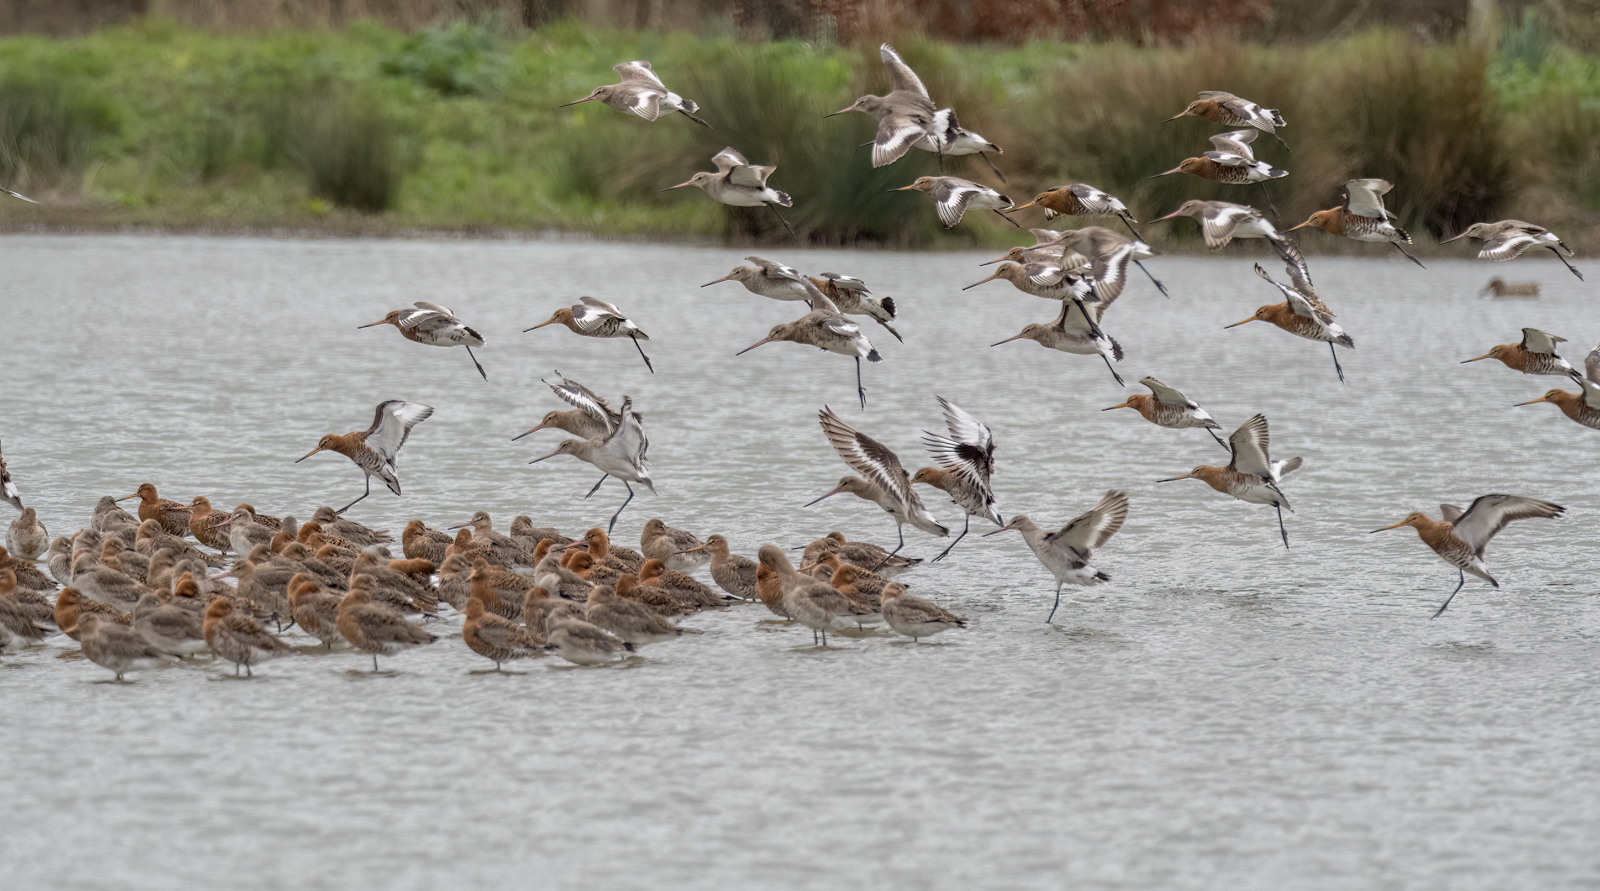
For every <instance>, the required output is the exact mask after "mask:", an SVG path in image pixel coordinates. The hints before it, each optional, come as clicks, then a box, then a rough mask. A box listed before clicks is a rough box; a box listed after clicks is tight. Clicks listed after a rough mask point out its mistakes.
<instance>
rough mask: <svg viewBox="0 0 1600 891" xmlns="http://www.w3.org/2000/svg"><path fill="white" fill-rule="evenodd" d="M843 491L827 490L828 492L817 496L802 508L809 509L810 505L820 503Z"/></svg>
mask: <svg viewBox="0 0 1600 891" xmlns="http://www.w3.org/2000/svg"><path fill="white" fill-rule="evenodd" d="M843 491H844V490H843V489H829V490H828V491H826V492H824V493H822V494H821V495H818V496H817V497H816V498H813V499H811V500H810V501H807V502H806V503H805V504H804V505H803V506H804V507H810V506H811V505H813V504H816V503H817V502H818V501H821V500H822V499H824V498H827V497H829V496H832V495H837V494H839V493H840V492H843Z"/></svg>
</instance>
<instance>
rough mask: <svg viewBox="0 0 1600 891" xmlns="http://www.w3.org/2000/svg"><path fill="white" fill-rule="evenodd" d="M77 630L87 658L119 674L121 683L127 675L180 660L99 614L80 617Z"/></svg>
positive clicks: (118, 677)
mask: <svg viewBox="0 0 1600 891" xmlns="http://www.w3.org/2000/svg"><path fill="white" fill-rule="evenodd" d="M76 630H77V632H78V642H79V643H80V644H82V646H83V655H84V656H85V657H87V658H88V659H89V661H90V662H93V663H94V664H96V665H98V666H100V667H102V668H109V669H110V670H111V671H113V672H115V673H116V675H117V680H119V681H120V680H122V676H123V675H124V674H126V673H127V672H130V671H141V670H143V669H146V668H155V667H157V666H159V665H162V664H164V663H168V662H176V661H178V658H177V657H176V656H171V655H168V654H166V653H163V652H161V651H160V650H158V649H156V647H155V646H154V645H152V644H151V643H150V642H149V641H148V640H145V637H144V635H142V634H140V633H139V632H137V631H135V630H133V629H132V628H129V627H128V626H126V625H119V624H117V623H115V622H112V621H107V620H105V619H103V618H102V617H101V616H100V615H99V614H98V613H93V612H90V613H85V614H82V615H80V616H79V617H78V624H77V629H76Z"/></svg>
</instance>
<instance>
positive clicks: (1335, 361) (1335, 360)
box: [1328, 343, 1344, 384]
mask: <svg viewBox="0 0 1600 891" xmlns="http://www.w3.org/2000/svg"><path fill="white" fill-rule="evenodd" d="M1328 352H1330V353H1333V370H1334V371H1337V372H1339V383H1341V384H1342V383H1344V369H1343V368H1341V367H1339V351H1338V350H1336V349H1334V348H1333V344H1331V343H1330V344H1328Z"/></svg>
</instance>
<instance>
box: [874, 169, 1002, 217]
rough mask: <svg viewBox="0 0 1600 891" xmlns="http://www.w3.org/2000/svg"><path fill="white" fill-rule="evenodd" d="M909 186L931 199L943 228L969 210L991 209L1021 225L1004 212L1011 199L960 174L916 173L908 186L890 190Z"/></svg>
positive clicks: (906, 188)
mask: <svg viewBox="0 0 1600 891" xmlns="http://www.w3.org/2000/svg"><path fill="white" fill-rule="evenodd" d="M908 189H914V190H916V191H918V192H926V193H928V195H929V196H931V197H932V198H933V205H934V208H935V209H936V210H938V211H939V222H941V223H944V227H945V228H946V229H949V228H950V227H952V226H954V225H955V224H957V223H959V222H961V217H962V215H963V214H965V213H966V212H967V211H969V210H992V211H994V212H995V214H996V215H997V216H999V217H1000V219H1002V220H1005V221H1006V222H1008V223H1010V224H1011V225H1013V226H1016V227H1017V228H1018V229H1021V228H1022V224H1021V223H1019V222H1017V221H1016V220H1013V219H1012V218H1010V217H1008V216H1006V215H1005V211H1006V210H1007V209H1009V208H1011V207H1012V206H1013V205H1014V202H1012V200H1011V199H1010V198H1007V197H1006V196H1004V195H1002V194H1000V193H999V192H996V191H995V190H994V189H991V188H989V187H988V186H980V185H978V184H977V183H975V182H973V181H972V180H969V179H962V178H961V177H959V176H919V177H917V181H916V182H914V183H912V184H911V185H909V186H901V187H900V188H898V189H890V190H889V191H891V192H904V191H906V190H908Z"/></svg>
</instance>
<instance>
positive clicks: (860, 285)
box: [822, 272, 872, 296]
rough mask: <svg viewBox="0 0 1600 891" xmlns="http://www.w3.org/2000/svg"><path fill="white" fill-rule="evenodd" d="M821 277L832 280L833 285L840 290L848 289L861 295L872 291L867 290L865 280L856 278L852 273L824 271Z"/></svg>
mask: <svg viewBox="0 0 1600 891" xmlns="http://www.w3.org/2000/svg"><path fill="white" fill-rule="evenodd" d="M822 277H823V278H825V279H827V280H828V281H830V282H833V286H834V287H835V288H838V289H839V290H841V291H848V292H850V293H852V294H860V295H863V296H864V295H867V294H871V293H872V292H871V291H869V290H867V283H866V282H864V281H862V280H861V279H859V278H856V277H855V276H853V275H840V274H839V273H837V272H824V273H823V274H822Z"/></svg>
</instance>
